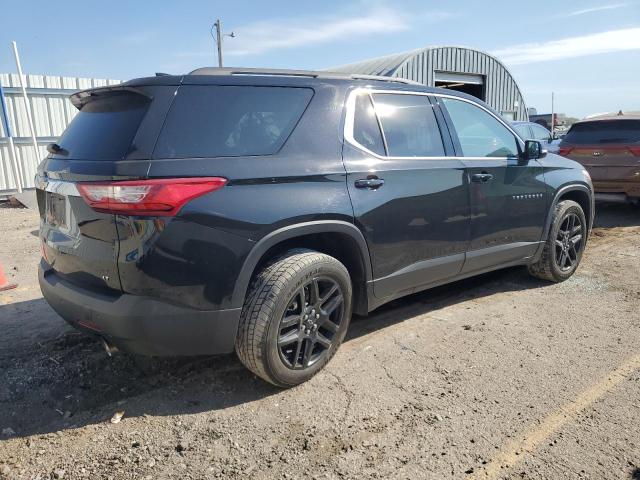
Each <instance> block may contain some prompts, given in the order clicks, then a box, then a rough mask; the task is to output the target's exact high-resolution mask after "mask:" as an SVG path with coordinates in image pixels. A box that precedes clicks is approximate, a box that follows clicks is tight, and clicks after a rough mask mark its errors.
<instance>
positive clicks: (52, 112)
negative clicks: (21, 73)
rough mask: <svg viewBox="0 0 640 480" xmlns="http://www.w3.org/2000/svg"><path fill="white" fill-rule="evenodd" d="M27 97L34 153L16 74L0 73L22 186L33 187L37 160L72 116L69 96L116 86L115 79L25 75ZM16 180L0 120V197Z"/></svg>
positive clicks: (14, 185)
mask: <svg viewBox="0 0 640 480" xmlns="http://www.w3.org/2000/svg"><path fill="white" fill-rule="evenodd" d="M25 77H26V80H27V84H26V87H27V97H28V98H29V106H28V108H30V109H31V114H32V116H33V123H34V126H35V130H36V139H37V140H38V152H37V154H36V153H35V152H34V148H33V144H32V141H31V132H30V130H29V121H28V117H27V110H26V108H25V103H24V99H23V97H22V92H21V90H20V78H19V77H18V75H17V74H6V73H4V74H0V83H1V84H2V87H3V89H4V93H5V100H6V103H7V113H8V116H9V124H10V127H11V130H12V133H13V141H14V143H15V146H16V155H17V157H18V162H19V163H20V165H21V166H22V171H23V178H22V185H23V186H24V187H25V188H30V187H33V186H34V184H33V177H34V176H35V173H36V168H37V166H38V164H39V163H40V161H41V160H42V159H43V158H44V157H45V156H46V155H47V150H46V146H47V144H48V143H51V142H55V141H57V139H58V137H59V136H60V134H62V132H63V131H64V129H65V128H66V127H67V125H68V124H69V122H71V120H72V119H73V117H74V116H75V114H76V112H77V110H76V108H75V107H74V106H73V105H72V104H71V102H70V101H69V96H70V95H71V94H72V93H74V92H77V91H78V90H84V89H87V88H94V87H103V86H107V85H117V84H119V83H120V81H119V80H108V79H101V78H76V77H54V76H45V75H25ZM15 189H16V182H15V178H14V176H13V169H12V167H11V156H10V154H9V141H8V138H7V132H5V131H4V128H3V126H2V122H0V196H4V195H5V194H7V193H10V192H12V191H15Z"/></svg>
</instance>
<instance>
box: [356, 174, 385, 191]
mask: <svg viewBox="0 0 640 480" xmlns="http://www.w3.org/2000/svg"><path fill="white" fill-rule="evenodd" d="M354 185H355V186H356V188H368V189H369V190H377V189H378V188H380V187H381V186H382V185H384V180H383V179H382V178H378V177H368V178H361V179H359V180H356V181H355V182H354Z"/></svg>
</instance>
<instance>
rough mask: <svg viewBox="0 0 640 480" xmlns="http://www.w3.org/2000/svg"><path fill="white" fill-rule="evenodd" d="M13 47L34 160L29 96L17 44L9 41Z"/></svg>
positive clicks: (36, 145) (35, 140) (34, 138)
mask: <svg viewBox="0 0 640 480" xmlns="http://www.w3.org/2000/svg"><path fill="white" fill-rule="evenodd" d="M11 45H12V47H13V56H14V57H15V58H16V67H18V76H19V77H20V88H21V89H22V97H23V98H24V106H25V109H26V110H27V120H28V121H29V130H31V141H32V143H33V150H34V153H35V155H36V156H35V160H36V162H38V161H39V157H40V152H39V150H38V139H37V138H36V129H35V127H34V126H33V116H32V115H31V104H30V103H29V97H27V87H26V85H27V79H26V78H25V76H24V75H23V74H22V65H21V64H20V55H19V54H18V45H17V44H16V42H11Z"/></svg>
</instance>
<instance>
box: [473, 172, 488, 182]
mask: <svg viewBox="0 0 640 480" xmlns="http://www.w3.org/2000/svg"><path fill="white" fill-rule="evenodd" d="M491 179H493V175H491V174H490V173H485V172H483V173H474V174H473V175H471V181H472V182H475V183H487V182H488V181H489V180H491Z"/></svg>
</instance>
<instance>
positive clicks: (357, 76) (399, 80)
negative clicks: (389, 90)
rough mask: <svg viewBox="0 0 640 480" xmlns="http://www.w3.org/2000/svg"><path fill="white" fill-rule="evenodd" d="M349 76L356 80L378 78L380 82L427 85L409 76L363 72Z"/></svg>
mask: <svg viewBox="0 0 640 480" xmlns="http://www.w3.org/2000/svg"><path fill="white" fill-rule="evenodd" d="M349 78H353V79H354V80H376V81H378V82H397V83H404V84H407V85H420V86H422V87H424V86H425V85H424V84H422V83H420V82H416V81H415V80H409V79H407V78H399V77H385V76H382V75H365V74H361V73H352V74H350V75H349Z"/></svg>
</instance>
